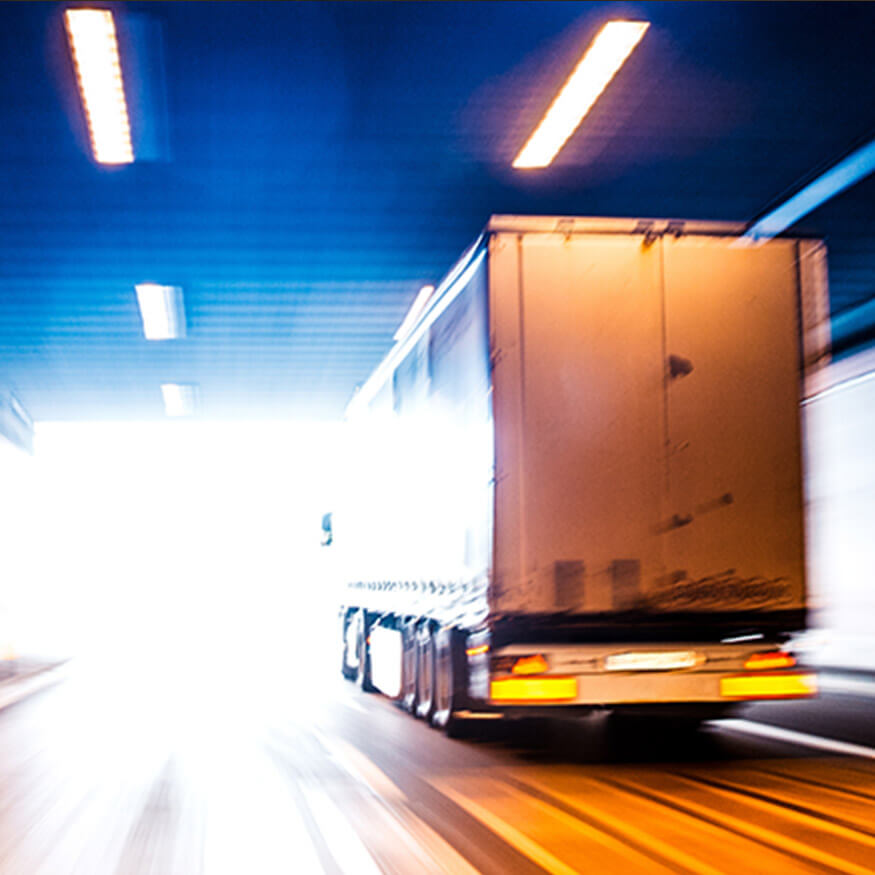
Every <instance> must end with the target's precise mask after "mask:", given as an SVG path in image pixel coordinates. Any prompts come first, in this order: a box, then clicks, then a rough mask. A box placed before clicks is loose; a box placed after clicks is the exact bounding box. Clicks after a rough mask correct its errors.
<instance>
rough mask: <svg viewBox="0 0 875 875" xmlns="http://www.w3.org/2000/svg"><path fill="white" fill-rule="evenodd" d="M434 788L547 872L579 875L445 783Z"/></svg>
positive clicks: (575, 870)
mask: <svg viewBox="0 0 875 875" xmlns="http://www.w3.org/2000/svg"><path fill="white" fill-rule="evenodd" d="M433 786H434V787H435V789H436V790H438V791H439V792H440V793H443V795H444V796H446V797H447V798H448V799H452V801H453V802H455V803H456V805H458V806H459V808H462V809H464V810H465V811H467V812H468V814H470V815H471V816H472V817H474V818H475V819H477V820H479V821H480V823H482V824H483V825H484V826H485V827H486V828H487V829H490V830H491V831H492V832H494V833H495V834H496V835H497V836H499V837H500V838H502V839H504V841H506V842H507V843H508V844H509V845H510V846H511V847H512V848H515V849H516V850H517V851H519V852H520V853H521V854H523V856H526V857H528V858H529V859H530V860H531V861H532V862H533V863H535V864H536V865H538V866H540V867H541V868H542V869H544V870H545V871H546V872H550V873H552V875H579V870H577V869H574V868H572V867H571V866H566V865H565V863H563V862H562V861H561V860H560V859H559V858H558V857H554V856H553V854H551V853H550V852H549V851H548V850H547V849H546V848H543V847H541V845H539V844H538V843H537V842H535V841H533V840H532V839H530V838H529V837H528V836H527V835H525V834H524V833H521V832H520V831H519V830H518V829H517V828H516V827H514V826H511V825H510V824H509V823H507V821H505V820H502V819H501V818H500V817H498V816H497V815H495V814H493V813H492V812H491V811H489V810H488V809H486V808H484V807H483V806H482V805H480V804H479V803H478V802H475V801H474V800H473V799H469V798H468V797H467V796H463V795H462V794H461V793H458V792H457V791H456V790H453V789H452V788H451V787H448V786H447V785H446V784H444V783H443V782H440V783H437V782H433Z"/></svg>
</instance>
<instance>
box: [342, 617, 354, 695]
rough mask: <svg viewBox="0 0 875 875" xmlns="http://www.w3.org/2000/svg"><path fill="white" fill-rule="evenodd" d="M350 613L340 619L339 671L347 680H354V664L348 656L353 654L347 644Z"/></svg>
mask: <svg viewBox="0 0 875 875" xmlns="http://www.w3.org/2000/svg"><path fill="white" fill-rule="evenodd" d="M351 617H352V614H349V613H347V614H344V616H343V617H341V620H340V652H341V662H340V673H341V674H342V675H343V676H344V677H345V678H346V679H347V680H348V681H354V680H355V676H356V666H355V664H352V665H351V664H350V658H351V657H352V656H353V654H352V653H350V650H351V649H352V648H351V647H350V646H349V638H350V631H349V627H350V625H351V622H352V621H351V619H350V618H351Z"/></svg>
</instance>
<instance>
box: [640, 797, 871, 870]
mask: <svg viewBox="0 0 875 875" xmlns="http://www.w3.org/2000/svg"><path fill="white" fill-rule="evenodd" d="M624 789H627V792H629V793H632V794H633V795H634V794H635V788H634V787H628V788H626V787H625V785H624ZM641 789H642V791H644V792H646V793H648V794H649V795H650V796H652V797H655V798H657V799H660V800H662V801H663V802H665V803H666V804H668V805H670V806H671V807H672V808H679V809H681V810H686V811H688V812H695V813H697V814H699V815H700V816H702V817H706V818H708V819H709V820H710V821H712V822H713V821H715V820H716V821H717V822H718V823H720V824H723V825H724V826H726V827H731V828H732V829H733V830H735V832H740V833H742V834H743V835H747V836H750V837H751V838H754V839H756V840H757V841H760V842H764V843H765V844H767V845H771V846H772V847H773V848H778V849H779V850H784V851H788V852H789V853H791V854H795V855H796V856H797V857H803V858H807V859H809V860H814V861H815V862H818V863H821V864H823V865H824V866H831V867H832V868H833V869H836V870H837V871H839V872H846V873H847V875H872V869H871V868H869V867H866V866H858V865H857V864H856V863H852V862H850V861H849V860H844V859H842V858H841V857H836V856H835V855H834V854H830V853H828V852H827V851H821V850H820V849H819V848H816V847H813V846H812V845H807V844H805V843H804V842H800V841H797V840H796V839H793V838H790V836H786V835H783V834H782V833H779V832H775V831H774V830H771V829H766V828H765V827H762V826H757V825H756V824H755V823H751V822H750V821H747V820H742V819H741V818H740V817H733V816H732V815H731V814H727V813H726V812H725V811H721V810H719V809H716V810H715V809H714V808H709V807H708V806H707V805H700V804H699V803H697V802H693V801H692V800H690V799H687V798H678V797H676V796H672V795H671V794H670V793H663V792H662V791H661V790H655V789H653V788H652V787H649V786H645V787H642V788H641Z"/></svg>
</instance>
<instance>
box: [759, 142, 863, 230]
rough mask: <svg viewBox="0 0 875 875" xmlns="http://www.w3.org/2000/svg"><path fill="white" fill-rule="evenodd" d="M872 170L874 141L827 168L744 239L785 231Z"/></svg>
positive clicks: (763, 219)
mask: <svg viewBox="0 0 875 875" xmlns="http://www.w3.org/2000/svg"><path fill="white" fill-rule="evenodd" d="M873 170H875V140H872V141H871V142H869V143H867V144H866V145H865V146H861V147H860V148H859V149H857V150H856V151H855V152H852V153H851V154H850V155H848V157H847V158H845V159H844V160H843V161H840V162H839V163H838V164H836V165H835V167H831V168H830V169H829V170H827V171H826V173H823V174H821V175H820V176H818V177H817V179H815V180H814V182H812V183H810V184H809V185H806V186H805V188H803V189H802V191H800V192H798V193H797V194H795V195H793V197H791V198H790V199H789V200H787V201H785V202H784V203H783V204H781V206H779V207H777V208H775V209H774V210H772V211H771V212H770V213H768V214H766V215H765V216H763V217H762V218H761V219H759V220H758V221H757V222H756V223H755V224H754V225H753V226H752V227H751V228H750V229H749V230H748V231H747V232H746V233H745V235H744V236H745V238H747V239H749V240H763V239H767V238H769V237H774V236H775V235H776V234H780V233H781V232H782V231H786V230H787V228H789V227H790V226H791V225H795V224H796V222H798V221H799V220H800V219H801V218H802V217H803V216H806V215H808V213H810V212H811V211H812V210H816V209H817V208H818V207H819V206H821V205H822V204H825V203H826V202H827V201H828V200H830V198H833V197H835V196H836V195H837V194H840V193H841V192H843V191H844V190H845V189H846V188H850V187H851V186H852V185H854V184H855V183H857V182H859V181H860V180H861V179H863V178H864V177H866V176H868V175H869V174H870V173H872V171H873Z"/></svg>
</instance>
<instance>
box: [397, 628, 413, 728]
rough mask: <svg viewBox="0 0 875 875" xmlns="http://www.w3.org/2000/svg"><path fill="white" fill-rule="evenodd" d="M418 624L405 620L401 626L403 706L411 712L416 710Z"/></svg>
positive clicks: (401, 702)
mask: <svg viewBox="0 0 875 875" xmlns="http://www.w3.org/2000/svg"><path fill="white" fill-rule="evenodd" d="M416 659H417V641H416V624H415V623H414V622H413V621H412V620H410V621H405V622H404V624H403V625H402V627H401V700H400V704H401V707H402V708H403V709H404V710H405V711H407V712H408V713H410V714H413V713H414V712H415V711H416Z"/></svg>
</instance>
